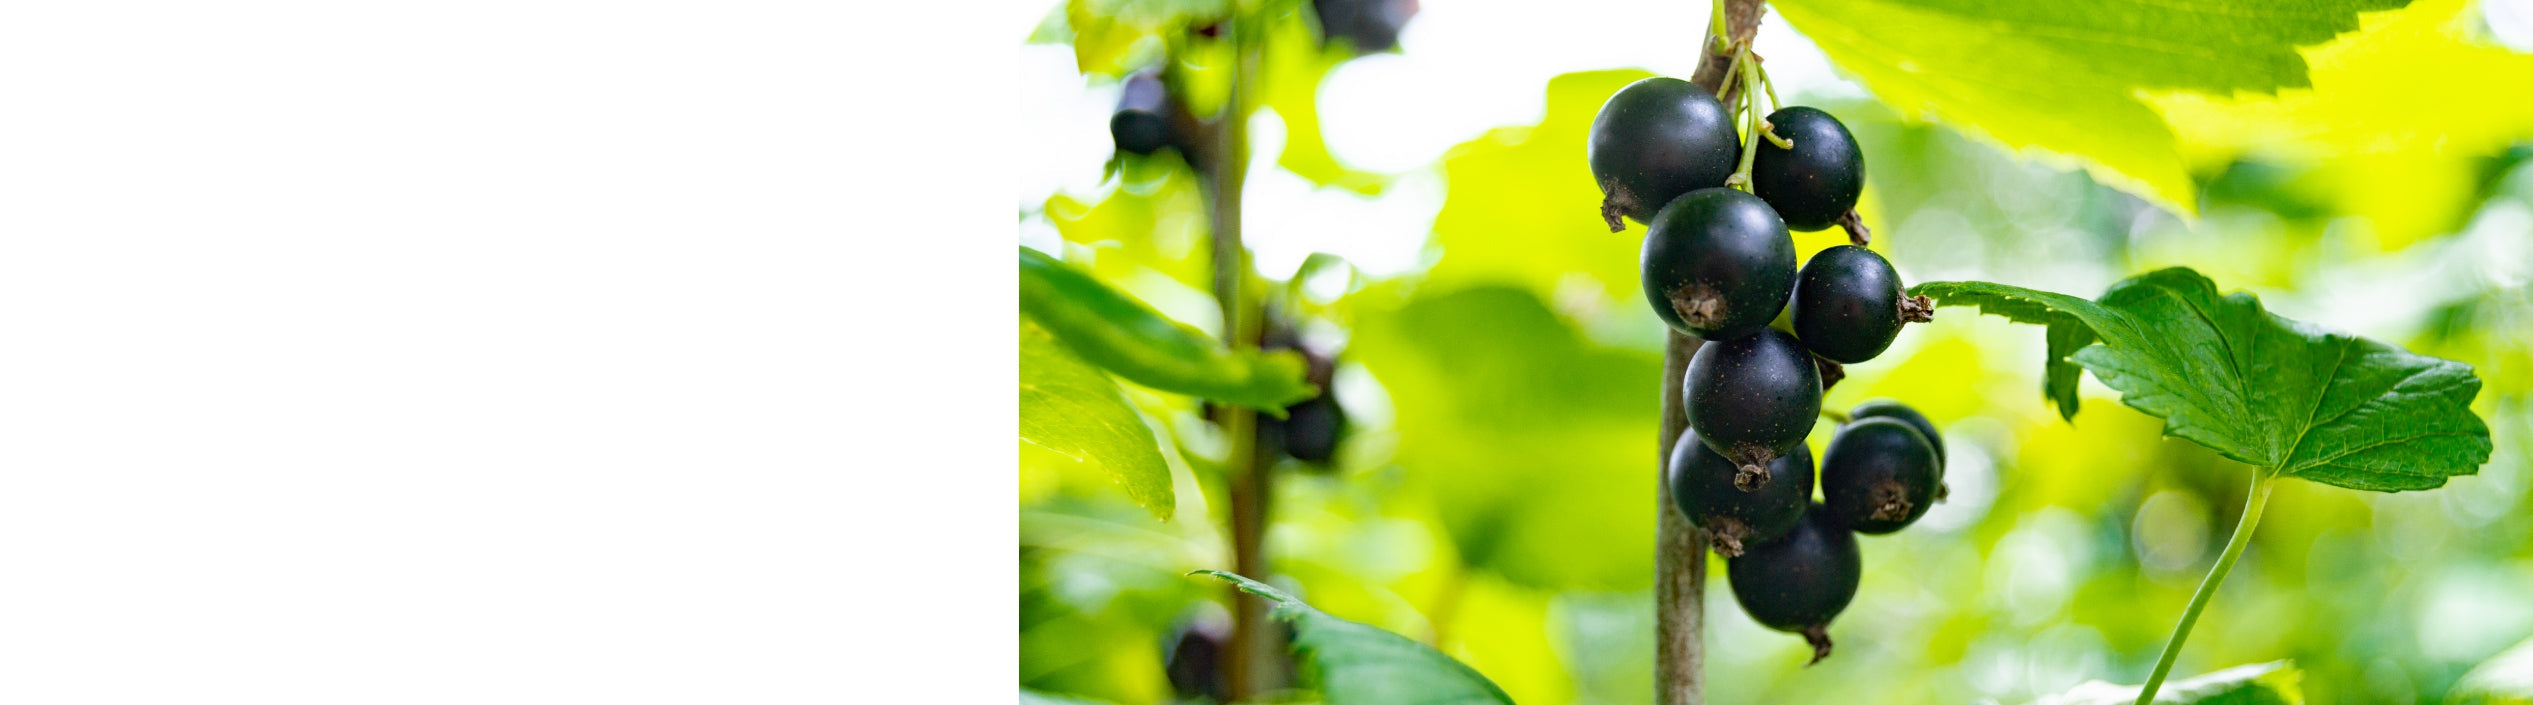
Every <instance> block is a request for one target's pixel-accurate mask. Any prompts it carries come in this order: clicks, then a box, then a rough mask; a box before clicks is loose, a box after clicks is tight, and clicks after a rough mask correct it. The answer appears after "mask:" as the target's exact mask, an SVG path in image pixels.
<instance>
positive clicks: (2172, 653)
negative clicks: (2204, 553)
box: [2137, 470, 2278, 705]
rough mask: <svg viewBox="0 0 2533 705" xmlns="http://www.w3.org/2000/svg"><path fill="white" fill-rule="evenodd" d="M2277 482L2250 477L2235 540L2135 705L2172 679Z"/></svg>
mask: <svg viewBox="0 0 2533 705" xmlns="http://www.w3.org/2000/svg"><path fill="white" fill-rule="evenodd" d="M2277 484H2278V480H2277V477H2276V476H2275V475H2272V474H2271V473H2270V472H2269V471H2268V470H2255V471H2253V473H2252V491H2251V498H2250V499H2246V500H2244V501H2243V520H2242V521H2240V522H2236V523H2235V524H2234V538H2233V539H2232V540H2229V541H2226V542H2225V552H2224V553H2222V554H2218V555H2217V557H2216V566H2215V567H2213V568H2209V569H2208V577H2207V579H2205V580H2201V581H2199V592H2198V593H2196V594H2193V595H2191V596H2190V606H2189V607H2188V608H2185V609H2183V610H2182V611H2181V623H2180V624H2176V625H2173V628H2172V640H2171V641H2167V642H2164V656H2163V658H2161V659H2157V660H2156V661H2155V673H2154V675H2150V676H2147V677H2146V685H2145V687H2143V688H2140V689H2138V691H2137V705H2148V704H2149V703H2153V702H2155V691H2156V690H2157V689H2160V688H2162V687H2164V677H2165V676H2169V675H2172V662H2173V660H2174V659H2176V658H2179V657H2180V656H2181V642H2182V641H2184V640H2187V639H2189V638H2190V627H2191V626H2192V625H2195V624H2198V623H2199V613H2200V612H2202V611H2206V610H2207V608H2208V598H2209V597H2213V596H2215V595H2216V586H2217V584H2218V583H2223V582H2225V574H2226V573H2228V572H2231V571H2233V570H2234V561H2236V560H2238V559H2241V558H2242V557H2243V547H2245V546H2249V545H2251V543H2252V529H2254V528H2256V527H2258V526H2260V509H2261V507H2263V506H2267V505H2268V504H2269V490H2270V488H2272V487H2275V486H2277Z"/></svg>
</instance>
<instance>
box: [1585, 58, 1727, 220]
mask: <svg viewBox="0 0 2533 705" xmlns="http://www.w3.org/2000/svg"><path fill="white" fill-rule="evenodd" d="M1584 149H1585V155H1586V157H1588V158H1589V159H1590V160H1591V162H1592V180H1593V181H1595V182H1598V183H1599V184H1600V185H1601V193H1602V195H1603V196H1604V197H1605V198H1604V200H1602V202H1601V219H1602V220H1605V221H1608V223H1609V226H1610V232H1618V231H1620V230H1623V229H1625V228H1626V223H1625V222H1623V221H1621V220H1619V216H1622V215H1623V216H1626V217H1629V218H1634V219H1636V222H1639V223H1648V222H1651V221H1652V219H1653V215H1654V212H1655V211H1657V210H1661V209H1662V207H1663V205H1664V204H1668V203H1670V202H1671V199H1674V198H1678V197H1680V194H1684V193H1688V192H1690V191H1695V190H1698V189H1702V188H1711V187H1716V186H1722V185H1724V179H1725V178H1727V177H1730V176H1732V175H1733V169H1735V168H1737V167H1739V166H1740V165H1741V139H1740V137H1739V136H1738V133H1736V132H1735V131H1734V129H1733V119H1732V113H1731V112H1729V111H1726V110H1725V109H1724V104H1723V103H1720V102H1716V100H1715V95H1714V94H1711V93H1708V92H1706V89H1704V88H1699V87H1697V84H1694V83H1690V82H1688V81H1683V80H1680V79H1677V78H1665V77H1659V76H1657V77H1654V78H1648V79H1644V80H1641V81H1637V82H1635V83H1630V84H1627V87H1625V88H1621V89H1618V93H1617V94H1615V95H1611V96H1610V99H1609V102H1607V103H1603V104H1601V114H1600V116H1599V117H1595V118H1593V119H1592V133H1591V138H1590V141H1589V142H1587V143H1586V144H1585V147H1584Z"/></svg>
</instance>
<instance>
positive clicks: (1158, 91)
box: [1108, 71, 1170, 154]
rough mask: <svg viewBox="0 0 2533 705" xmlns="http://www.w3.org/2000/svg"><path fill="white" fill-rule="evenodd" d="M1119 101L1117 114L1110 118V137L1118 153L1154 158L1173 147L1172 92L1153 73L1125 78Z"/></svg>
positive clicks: (1159, 77)
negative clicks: (1171, 131) (1115, 143)
mask: <svg viewBox="0 0 2533 705" xmlns="http://www.w3.org/2000/svg"><path fill="white" fill-rule="evenodd" d="M1124 89H1125V90H1124V91H1123V92H1122V93H1121V94H1120V95H1119V96H1118V98H1117V114H1115V115H1112V116H1109V118H1108V136H1109V137H1110V138H1113V139H1115V140H1116V141H1117V151H1119V152H1125V153H1129V154H1151V153H1153V152H1157V151H1160V150H1161V148H1162V147H1167V146H1170V90H1169V88H1168V87H1166V86H1164V85H1162V83H1161V76H1160V75H1159V74H1155V73H1152V72H1149V71H1147V72H1142V73H1137V74H1134V75H1132V76H1127V77H1126V83H1125V86H1124Z"/></svg>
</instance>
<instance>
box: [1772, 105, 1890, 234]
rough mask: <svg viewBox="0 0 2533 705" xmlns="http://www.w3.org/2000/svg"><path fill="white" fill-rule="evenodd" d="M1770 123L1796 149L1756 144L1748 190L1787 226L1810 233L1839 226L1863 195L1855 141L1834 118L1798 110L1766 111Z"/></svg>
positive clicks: (1861, 160) (1862, 174) (1860, 158)
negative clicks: (1756, 154) (1839, 220)
mask: <svg viewBox="0 0 2533 705" xmlns="http://www.w3.org/2000/svg"><path fill="white" fill-rule="evenodd" d="M1768 124H1769V126H1770V128H1771V129H1770V131H1771V132H1775V133H1776V135H1777V136H1778V137H1783V138H1785V139H1786V140H1787V141H1788V142H1789V143H1791V144H1793V145H1794V146H1793V148H1792V149H1788V148H1784V147H1779V146H1777V145H1776V144H1775V143H1773V142H1769V141H1767V140H1760V141H1759V154H1758V156H1755V157H1752V158H1751V163H1750V188H1751V190H1752V191H1753V192H1756V193H1758V194H1759V197H1760V198H1764V199H1768V205H1771V206H1776V208H1777V214H1778V215H1779V216H1782V217H1784V218H1785V225H1786V227H1789V228H1793V229H1796V230H1802V231H1807V232H1808V231H1812V230H1819V229H1822V228H1826V227H1829V226H1831V225H1834V224H1837V223H1838V218H1839V216H1843V215H1846V214H1847V211H1848V210H1849V209H1853V208H1855V207H1856V197H1857V196H1858V195H1860V194H1863V193H1864V191H1865V153H1864V150H1862V149H1858V148H1857V147H1856V137H1855V136H1854V135H1850V134H1847V126H1846V125H1841V124H1838V118H1834V117H1830V116H1829V113H1824V112H1821V111H1819V110H1815V109H1812V108H1806V107H1802V106H1795V107H1791V108H1784V109H1780V110H1778V111H1776V112H1774V113H1769V114H1768Z"/></svg>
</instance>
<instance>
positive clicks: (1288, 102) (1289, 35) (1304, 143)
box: [1258, 7, 1391, 196]
mask: <svg viewBox="0 0 2533 705" xmlns="http://www.w3.org/2000/svg"><path fill="white" fill-rule="evenodd" d="M1265 35H1266V37H1265V39H1266V41H1265V42H1264V43H1265V46H1264V47H1263V49H1262V51H1260V55H1259V59H1258V73H1259V78H1258V100H1259V102H1260V103H1261V104H1262V105H1263V106H1264V107H1266V108H1267V109H1270V110H1274V111H1275V117H1276V119H1278V120H1281V121H1283V122H1284V150H1283V152H1282V153H1281V154H1279V155H1277V157H1276V162H1275V163H1276V165H1277V166H1281V167H1284V170H1285V171H1290V172H1293V174H1294V175H1296V176H1300V177H1302V178H1304V179H1308V180H1309V181H1310V182H1311V183H1313V184H1317V185H1320V186H1335V187H1337V188H1342V189H1345V190H1348V191H1353V192H1355V193H1359V194H1362V195H1366V196H1378V195H1380V194H1381V191H1382V189H1384V188H1386V187H1388V186H1389V183H1390V181H1391V177H1390V176H1388V175H1385V174H1380V173H1375V172H1370V171H1364V170H1361V169H1355V168H1351V167H1348V166H1346V165H1345V163H1343V162H1340V161H1338V160H1337V156H1336V155H1335V154H1333V153H1330V152H1329V150H1328V140H1327V138H1326V137H1325V136H1323V135H1322V134H1321V133H1320V128H1319V84H1320V83H1321V82H1323V81H1325V80H1326V79H1327V78H1328V72H1329V71H1331V70H1334V69H1336V68H1337V66H1338V65H1339V64H1343V63H1345V62H1346V61H1347V60H1348V59H1352V58H1354V52H1353V51H1351V50H1349V49H1346V48H1345V47H1341V46H1321V44H1320V41H1319V31H1318V30H1317V29H1314V28H1313V27H1312V26H1311V23H1310V22H1309V20H1308V19H1307V18H1305V17H1304V15H1303V13H1302V12H1300V11H1299V8H1298V7H1296V8H1294V10H1293V11H1290V12H1285V13H1282V14H1279V15H1277V16H1275V17H1274V18H1273V19H1272V20H1271V21H1270V22H1269V24H1268V26H1267V28H1266V31H1265Z"/></svg>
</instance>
